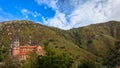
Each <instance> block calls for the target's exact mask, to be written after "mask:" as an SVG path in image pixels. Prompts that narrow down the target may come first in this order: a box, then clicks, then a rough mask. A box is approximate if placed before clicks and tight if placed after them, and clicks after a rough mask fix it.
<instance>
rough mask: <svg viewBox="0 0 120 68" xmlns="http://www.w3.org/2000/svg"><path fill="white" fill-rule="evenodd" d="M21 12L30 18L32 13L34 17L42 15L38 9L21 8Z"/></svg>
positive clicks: (26, 17)
mask: <svg viewBox="0 0 120 68" xmlns="http://www.w3.org/2000/svg"><path fill="white" fill-rule="evenodd" d="M21 13H22V14H23V16H24V18H25V19H28V17H29V15H32V16H33V17H35V18H36V17H38V16H41V14H40V13H38V12H37V11H34V12H33V11H30V10H28V9H21Z"/></svg>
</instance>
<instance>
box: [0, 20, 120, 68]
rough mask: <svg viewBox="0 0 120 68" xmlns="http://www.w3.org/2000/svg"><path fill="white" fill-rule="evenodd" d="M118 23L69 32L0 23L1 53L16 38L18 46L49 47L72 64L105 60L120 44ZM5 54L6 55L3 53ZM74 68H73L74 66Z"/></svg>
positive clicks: (25, 24)
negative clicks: (72, 60)
mask: <svg viewBox="0 0 120 68" xmlns="http://www.w3.org/2000/svg"><path fill="white" fill-rule="evenodd" d="M119 29H120V22H117V21H110V22H107V23H101V24H93V25H90V26H86V27H81V28H74V29H71V30H60V29H57V28H54V27H47V26H43V25H40V24H38V23H34V22H32V21H26V20H22V21H18V20H16V21H6V22H1V23H0V50H2V49H5V50H8V49H9V47H10V42H11V41H10V40H11V38H12V37H14V36H15V35H16V34H17V35H18V37H19V40H20V45H25V44H29V45H43V46H48V48H50V49H51V50H54V51H56V52H57V53H67V54H69V55H71V56H72V57H73V58H74V60H75V63H77V62H79V61H80V60H82V59H86V58H87V59H90V60H95V59H96V58H97V57H105V55H106V53H107V51H108V50H109V49H110V48H113V47H114V44H115V42H116V41H117V40H120V31H119ZM3 53H4V54H7V53H8V51H3ZM74 67H75V66H74Z"/></svg>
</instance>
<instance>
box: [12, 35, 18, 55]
mask: <svg viewBox="0 0 120 68" xmlns="http://www.w3.org/2000/svg"><path fill="white" fill-rule="evenodd" d="M19 46H20V42H19V38H18V34H17V33H15V35H13V36H12V38H11V44H10V56H14V55H18V54H19Z"/></svg>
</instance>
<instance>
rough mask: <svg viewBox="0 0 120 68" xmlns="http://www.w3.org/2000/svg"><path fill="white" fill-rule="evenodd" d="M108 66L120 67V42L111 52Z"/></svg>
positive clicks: (107, 58) (108, 57)
mask: <svg viewBox="0 0 120 68" xmlns="http://www.w3.org/2000/svg"><path fill="white" fill-rule="evenodd" d="M106 64H107V66H108V67H109V68H113V67H115V66H120V41H118V42H116V44H115V47H114V48H113V49H110V50H109V52H108V56H107V57H106Z"/></svg>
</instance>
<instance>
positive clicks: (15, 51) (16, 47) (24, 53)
mask: <svg viewBox="0 0 120 68" xmlns="http://www.w3.org/2000/svg"><path fill="white" fill-rule="evenodd" d="M9 53H10V56H11V57H17V58H19V59H20V60H25V59H26V58H28V57H29V55H30V54H31V53H34V54H37V55H44V54H45V53H44V50H43V46H35V45H32V46H30V45H23V46H20V42H19V39H15V40H13V41H12V43H11V46H10V50H9Z"/></svg>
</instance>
